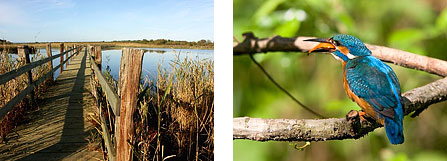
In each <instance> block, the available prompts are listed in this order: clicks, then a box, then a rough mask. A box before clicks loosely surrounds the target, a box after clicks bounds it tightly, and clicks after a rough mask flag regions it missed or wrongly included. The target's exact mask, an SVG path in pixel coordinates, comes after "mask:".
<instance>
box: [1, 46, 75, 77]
mask: <svg viewBox="0 0 447 161" xmlns="http://www.w3.org/2000/svg"><path fill="white" fill-rule="evenodd" d="M66 52H68V51H66ZM63 54H65V53H61V54H57V55H54V56H51V57H49V58H45V59H42V60H39V61H35V62H32V63H30V64H27V65H25V66H23V67H20V68H18V69H14V70H12V71H10V72H8V73H5V74H2V75H0V85H1V84H3V83H6V82H8V81H9V80H11V79H14V78H15V77H18V76H20V75H22V74H23V73H25V72H28V71H29V70H31V69H33V68H35V67H37V66H40V65H42V64H44V63H46V62H48V61H52V60H53V59H56V58H58V57H60V56H61V55H63Z"/></svg>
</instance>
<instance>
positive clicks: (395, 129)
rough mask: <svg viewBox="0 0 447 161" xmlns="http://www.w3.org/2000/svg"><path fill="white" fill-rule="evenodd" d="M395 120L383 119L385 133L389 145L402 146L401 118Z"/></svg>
mask: <svg viewBox="0 0 447 161" xmlns="http://www.w3.org/2000/svg"><path fill="white" fill-rule="evenodd" d="M397 117H398V116H396V120H394V119H391V118H388V117H385V131H386V135H387V136H388V140H390V142H391V144H402V143H403V142H404V132H403V125H402V118H397Z"/></svg>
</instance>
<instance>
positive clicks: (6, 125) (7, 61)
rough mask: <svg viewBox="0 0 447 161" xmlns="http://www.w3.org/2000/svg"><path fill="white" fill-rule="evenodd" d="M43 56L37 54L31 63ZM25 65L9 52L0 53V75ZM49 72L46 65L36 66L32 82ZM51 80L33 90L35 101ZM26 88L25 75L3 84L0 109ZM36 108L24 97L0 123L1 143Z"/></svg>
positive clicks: (0, 89)
mask: <svg viewBox="0 0 447 161" xmlns="http://www.w3.org/2000/svg"><path fill="white" fill-rule="evenodd" d="M43 58H44V56H42V54H41V53H40V52H37V53H36V54H34V55H33V57H32V58H31V61H32V62H33V61H36V60H40V59H43ZM24 65H25V60H24V59H15V58H12V57H11V56H10V55H9V50H7V49H6V50H3V51H2V52H1V53H0V74H4V73H7V72H9V71H12V70H14V69H18V68H20V67H22V66H24ZM49 71H50V67H49V65H48V64H44V65H41V66H38V67H36V68H34V69H33V70H32V75H33V80H34V81H36V80H37V79H38V78H40V77H42V76H43V75H44V74H46V73H47V72H49ZM52 82H53V81H52V78H49V79H47V80H45V81H44V82H43V83H42V84H40V85H39V87H38V88H37V90H34V92H35V93H34V95H35V96H36V99H38V98H39V96H40V95H41V94H42V93H43V92H44V90H45V89H46V88H47V87H48V86H50V85H51V83H52ZM27 86H28V77H27V76H26V74H22V75H20V76H18V77H16V78H14V79H12V80H10V81H8V82H6V83H5V84H2V85H0V107H3V106H4V105H6V104H7V103H8V102H9V101H10V100H11V99H12V98H14V97H15V96H16V95H17V94H19V93H20V92H21V91H22V90H23V89H25V88H26V87H27ZM35 107H36V105H35V102H30V99H29V97H28V96H27V97H25V99H23V100H22V101H21V102H20V103H19V104H17V105H16V106H15V107H14V108H13V110H12V111H10V112H9V113H8V114H7V115H6V116H5V117H3V118H2V119H1V121H0V139H1V142H5V143H6V142H7V141H8V138H7V135H8V134H9V133H10V132H11V131H12V130H13V129H14V128H15V127H16V126H17V125H19V124H20V123H21V122H23V121H24V120H23V118H24V115H25V113H26V112H27V111H29V110H33V109H34V108H35Z"/></svg>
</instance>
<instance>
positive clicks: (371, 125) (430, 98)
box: [233, 78, 447, 141]
mask: <svg viewBox="0 0 447 161" xmlns="http://www.w3.org/2000/svg"><path fill="white" fill-rule="evenodd" d="M402 97H403V104H404V110H405V115H408V114H410V113H412V112H414V113H413V115H412V116H413V117H414V116H417V115H418V114H419V113H420V112H422V111H423V110H424V109H426V108H427V107H428V106H429V105H431V104H434V103H438V102H442V101H445V100H447V78H443V79H440V80H437V81H435V82H432V83H430V84H427V85H425V86H422V87H418V88H415V89H412V90H410V91H408V92H405V93H404V94H402ZM379 127H381V125H380V124H378V123H375V122H374V121H368V120H361V119H360V117H359V116H358V112H357V111H351V112H349V113H348V114H347V115H346V118H330V119H308V120H306V119H301V120H298V119H261V118H249V117H240V118H234V119H233V139H249V140H256V141H270V140H274V141H325V140H343V139H357V138H360V137H362V136H364V135H366V134H367V133H369V132H371V131H374V129H376V128H379Z"/></svg>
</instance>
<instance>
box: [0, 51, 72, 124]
mask: <svg viewBox="0 0 447 161" xmlns="http://www.w3.org/2000/svg"><path fill="white" fill-rule="evenodd" d="M79 48H80V47H79ZM76 49H78V48H76ZM72 50H74V49H72ZM69 51H70V50H69ZM67 52H68V51H67ZM78 52H79V50H78V51H77V52H76V53H78ZM61 54H65V52H64V53H61ZM61 54H58V55H55V56H52V57H50V58H46V59H43V60H39V61H36V62H33V63H34V64H33V63H30V64H28V65H26V66H23V67H21V68H19V69H18V70H14V71H11V72H8V73H6V74H10V73H12V72H15V73H12V74H10V75H8V76H9V77H11V76H13V75H16V73H20V72H21V74H23V73H24V72H27V71H29V70H31V69H33V68H34V67H36V66H38V65H42V64H44V63H46V62H47V61H50V60H53V59H54V58H53V57H57V56H60V55H61ZM73 55H75V54H72V55H71V56H70V57H69V58H71V57H72V56H73ZM67 61H68V58H67V59H66V60H64V61H63V63H61V64H59V65H58V66H56V67H54V68H52V69H51V71H50V72H48V73H47V74H45V75H44V76H42V77H40V78H39V79H38V80H37V81H36V82H33V83H32V84H31V85H30V86H28V87H26V88H25V89H24V90H23V91H22V92H20V93H19V94H17V95H16V96H15V97H14V98H12V99H11V100H10V101H9V102H8V103H6V105H4V106H3V107H1V108H0V119H2V118H3V117H4V116H5V115H6V114H7V113H8V112H9V111H11V110H12V109H13V107H14V106H15V105H17V104H18V103H19V102H20V101H22V99H23V98H25V96H26V95H27V94H29V93H30V92H31V91H33V89H34V88H37V87H38V86H39V84H41V83H42V82H43V81H44V80H45V79H47V78H48V77H49V76H50V75H51V73H54V72H55V71H56V70H57V69H58V68H59V67H60V66H61V65H64V64H65V63H67ZM39 63H40V64H39ZM35 64H38V65H35ZM23 68H27V70H24V69H23ZM28 68H29V70H28ZM22 69H23V70H22ZM6 74H3V75H1V76H0V78H1V79H3V76H4V75H6ZM18 75H20V74H18ZM12 78H15V77H12ZM12 78H11V79H12ZM0 85H1V84H0Z"/></svg>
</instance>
